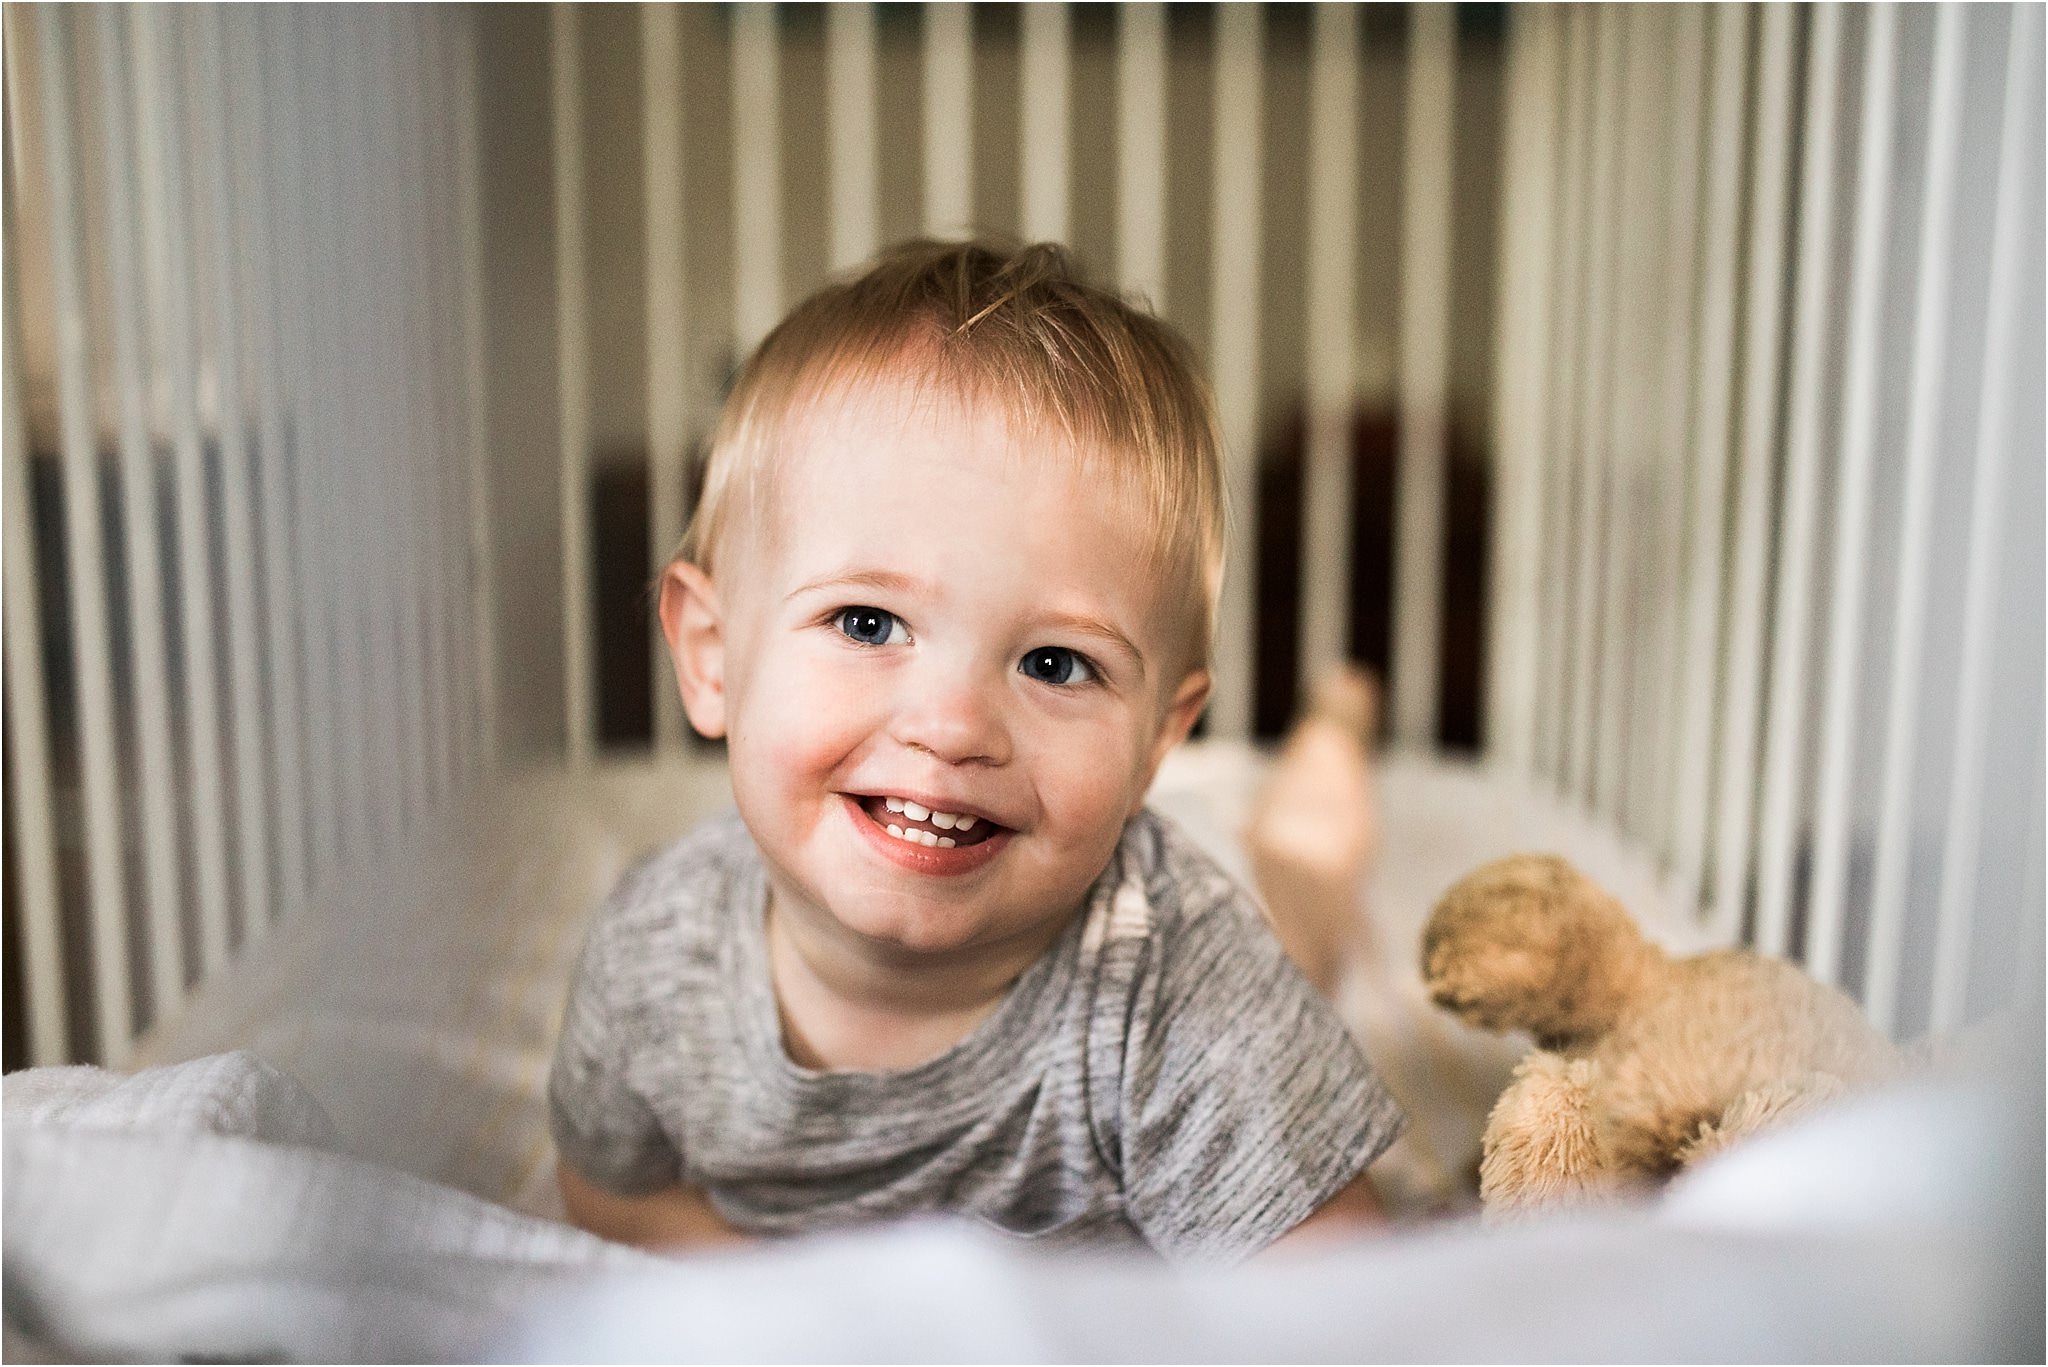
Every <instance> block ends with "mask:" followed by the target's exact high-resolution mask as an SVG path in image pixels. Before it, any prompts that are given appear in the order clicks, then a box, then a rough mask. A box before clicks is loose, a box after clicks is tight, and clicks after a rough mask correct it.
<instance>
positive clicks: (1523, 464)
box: [1486, 6, 1561, 773]
mask: <svg viewBox="0 0 2048 1367" xmlns="http://www.w3.org/2000/svg"><path fill="white" fill-rule="evenodd" d="M1508 23H1509V38H1508V47H1507V72H1506V103H1507V110H1508V115H1507V125H1506V136H1505V137H1504V138H1503V139H1502V143H1501V161H1500V169H1499V172H1498V175H1499V178H1500V183H1501V219H1500V221H1501V233H1500V265H1499V274H1498V277H1497V278H1498V279H1499V281H1500V306H1499V309H1498V311H1497V313H1496V314H1495V319H1494V329H1495V330H1494V356H1495V358H1496V359H1495V365H1496V367H1497V374H1498V377H1499V378H1498V379H1497V380H1496V381H1495V393H1496V394H1497V395H1498V398H1497V401H1496V403H1495V406H1494V415H1493V418H1494V450H1495V451H1496V452H1497V453H1498V454H1497V458H1496V460H1495V462H1494V471H1493V478H1494V488H1495V490H1496V491H1497V493H1496V497H1495V501H1494V509H1495V513H1494V523H1493V534H1494V539H1493V549H1492V555H1491V557H1490V561H1489V570H1490V573H1489V576H1488V587H1487V601H1488V603H1489V604H1490V605H1491V611H1490V612H1489V614H1488V616H1489V628H1490V635H1491V639H1490V641H1489V644H1488V660H1489V668H1488V670H1487V710H1486V718H1487V720H1486V749H1487V752H1488V753H1489V755H1491V756H1492V757H1494V758H1495V759H1496V760H1498V761H1500V762H1502V763H1503V764H1505V765H1506V766H1507V767H1508V768H1510V769H1511V770H1513V771H1515V772H1517V773H1527V772H1529V771H1530V770H1531V768H1532V767H1533V765H1534V763H1535V735H1534V731H1535V722H1536V642H1537V630H1538V619H1537V604H1538V602H1539V601H1540V598H1541V582H1540V581H1541V576H1540V573H1539V569H1538V566H1539V558H1540V556H1541V553H1542V544H1543V489H1544V485H1545V469H1546V464H1547V454H1548V453H1547V451H1546V448H1545V444H1544V441H1543V431H1544V427H1545V423H1546V420H1547V411H1546V406H1545V387H1544V385H1543V384H1542V382H1541V373H1542V364H1543V356H1544V345H1543V339H1544V336H1545V335H1546V333H1547V331H1548V328H1549V313H1548V308H1549V303H1550V294H1551V285H1552V283H1553V279H1552V275H1553V271H1552V259H1551V258H1552V249H1553V232H1554V226H1555V225H1554V221H1553V220H1554V209H1555V198H1554V192H1553V188H1552V187H1553V186H1554V185H1555V183H1556V181H1557V179H1558V175H1557V139H1558V127H1557V86H1558V75H1559V73H1558V63H1559V61H1560V57H1561V54H1560V52H1559V49H1558V43H1557V38H1558V23H1557V19H1556V16H1555V14H1554V13H1553V12H1551V11H1549V10H1547V9H1543V8H1540V7H1535V6H1531V7H1528V8H1525V9H1520V10H1515V11H1512V12H1511V13H1510V15H1509V19H1508Z"/></svg>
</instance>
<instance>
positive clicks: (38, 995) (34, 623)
mask: <svg viewBox="0 0 2048 1367" xmlns="http://www.w3.org/2000/svg"><path fill="white" fill-rule="evenodd" d="M14 32H15V33H17V34H18V33H19V32H20V30H19V29H16V30H14ZM19 51H20V48H19V46H18V45H17V44H16V43H9V44H8V46H7V59H6V60H7V98H8V100H9V102H10V104H11V105H12V106H13V107H12V108H10V109H9V110H8V111H7V122H8V125H9V130H10V131H11V132H15V133H16V135H17V136H19V130H20V129H21V128H22V126H23V125H22V117H21V114H22V111H21V108H20V104H19V102H20V101H21V100H23V99H25V98H26V96H25V94H24V92H23V89H22V83H21V69H20V59H19V58H18V57H17V56H16V54H17V52H19ZM19 165H20V163H19V161H17V160H16V158H15V157H14V156H13V155H12V149H10V155H9V157H8V166H9V168H10V169H12V168H15V167H18V166H19ZM16 203H17V201H16V199H15V197H14V186H13V183H12V177H11V176H10V178H9V184H8V186H7V205H6V209H5V214H6V238H7V243H6V246H7V255H8V256H9V257H10V258H13V259H17V260H18V259H19V258H15V257H14V253H15V251H16V246H15V243H16V240H17V239H16V236H15V230H14V213H15V209H14V206H15V204H16ZM14 282H15V273H14V271H13V270H11V269H10V270H8V271H7V272H6V299H5V302H4V309H5V314H4V322H0V326H4V327H5V329H6V356H5V360H4V364H5V367H6V381H5V382H6V386H7V392H6V398H7V405H6V409H5V411H4V418H5V424H6V435H5V442H6V448H5V461H6V480H7V483H6V501H5V503H4V504H0V509H4V511H5V517H6V527H7V534H6V536H5V538H4V539H0V554H4V557H5V561H6V568H5V572H4V574H0V592H4V595H5V598H6V644H7V668H6V670H5V678H6V694H7V744H8V748H9V750H10V752H11V753H10V754H9V756H8V758H9V760H10V763H9V764H8V766H7V817H8V820H9V822H10V824H11V825H12V827H13V832H14V844H13V853H14V858H15V874H16V876H17V877H18V878H19V879H20V882H19V883H17V884H16V885H15V887H14V889H13V892H14V895H15V897H16V898H17V899H18V901H17V905H18V907H19V908H20V913H21V922H20V925H21V938H20V940H19V941H18V943H19V944H20V946H21V956H22V961H23V962H22V971H21V978H20V981H21V984H22V987H23V989H24V991H25V993H26V995H27V998H28V1001H27V1006H26V1009H25V1011H24V1013H23V1014H24V1016H25V1017H26V1019H27V1022H28V1050H27V1056H28V1060H29V1062H30V1064H32V1065H34V1066H35V1067H39V1068H40V1067H51V1066H54V1065H56V1064H60V1063H68V1062H70V1061H71V1047H70V1042H69V1040H68V1038H67V1036H66V1030H65V1010H66V1001H67V998H68V996H69V993H68V992H67V991H66V988H65V980H64V940H63V931H62V930H61V928H60V927H61V925H62V917H63V906H62V904H61V903H60V902H59V900H58V892H57V833H56V822H55V819H54V818H55V813H56V804H55V801H54V799H53V795H52V793H51V785H50V712H49V700H48V697H47V695H46V692H45V687H44V678H43V646H42V638H43V622H42V600H41V587H40V584H39V582H38V571H37V567H36V538H35V519H34V515H33V512H32V510H31V508H30V471H29V459H30V452H29V438H28V405H27V401H26V399H25V397H24V395H23V393H22V390H23V388H24V386H23V384H22V379H21V368H22V355H21V336H20V332H19V328H20V323H19V318H20V305H19V302H18V301H17V300H16V298H15V283H14Z"/></svg>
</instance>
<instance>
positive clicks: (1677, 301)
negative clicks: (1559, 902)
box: [1634, 5, 1707, 865]
mask: <svg viewBox="0 0 2048 1367" xmlns="http://www.w3.org/2000/svg"><path fill="white" fill-rule="evenodd" d="M1672 15H1673V18H1672V29H1671V35H1670V37H1671V47H1670V52H1671V66H1670V96H1671V98H1670V101H1669V104H1668V106H1667V110H1666V113H1667V119H1668V124H1667V127H1666V129H1665V142H1664V147H1665V149H1666V153H1665V157H1664V163H1663V164H1664V166H1665V167H1666V168H1667V169H1666V174H1667V176H1668V178H1669V195H1670V208H1669V213H1668V214H1667V215H1666V217H1665V220H1664V225H1665V241H1664V256H1663V265H1662V269H1663V273H1664V276H1665V285H1666V293H1665V316H1664V320H1663V327H1662V329H1661V336H1660V337H1659V338H1658V340H1657V342H1656V344H1655V345H1656V347H1657V349H1658V351H1659V353H1660V355H1659V361H1660V365H1661V367H1662V368H1661V370H1660V372H1659V381H1658V383H1659V390H1658V403H1659V407H1658V423H1659V435H1658V463H1657V479H1656V481H1655V488H1656V497H1657V516H1658V529H1657V546H1658V556H1657V561H1656V565H1655V568H1654V571H1653V583H1654V585H1655V597H1654V601H1655V603H1656V605H1657V608H1656V613H1655V619H1654V622H1653V633H1652V636H1653V645H1652V656H1651V664H1650V666H1649V667H1648V668H1647V669H1646V670H1645V671H1644V675H1645V677H1644V691H1645V692H1646V693H1648V694H1650V695H1652V696H1653V697H1654V698H1655V703H1656V706H1655V708H1654V717H1655V728H1654V731H1653V733H1652V735H1651V736H1650V737H1648V738H1646V739H1645V740H1643V741H1641V742H1640V743H1639V747H1638V748H1639V759H1640V761H1641V765H1642V771H1641V775H1640V782H1639V783H1638V786H1637V789H1636V793H1637V796H1636V797H1635V799H1634V801H1637V802H1639V803H1641V804H1642V806H1643V807H1644V808H1645V812H1644V818H1643V821H1644V828H1645V829H1646V830H1647V831H1649V832H1650V833H1651V840H1652V844H1653V848H1654V849H1655V850H1656V851H1657V853H1658V855H1659V857H1660V859H1661V860H1663V861H1665V862H1666V863H1667V865H1668V861H1669V860H1670V858H1671V855H1672V846H1673V830H1672V816H1673V812H1672V805H1673V799H1674V796H1675V794H1674V793H1673V784H1672V783H1671V781H1670V776H1671V774H1672V772H1673V771H1674V769H1675V768H1676V761H1677V752H1678V732H1677V721H1678V717H1679V709H1678V708H1677V707H1676V706H1675V705H1674V696H1675V693H1676V691H1677V690H1676V687H1675V681H1676V680H1677V679H1678V677H1679V668H1680V663H1679V650H1680V646H1681V643H1682V641H1683V633H1682V631H1681V627H1682V622H1683V617H1682V612H1681V608H1682V605H1683V603H1684V599H1685V549H1686V546H1685V534H1686V533H1685V527H1686V495H1687V487H1686V474H1687V468H1688V464H1689V462H1688V460H1687V434H1688V433H1689V432H1690V431H1691V427H1692V416H1693V415H1692V386H1693V370H1692V358H1693V343H1694V341H1695V340H1696V337H1697V334H1698V319H1699V305H1700V297H1699V248H1700V187H1701V180H1702V174H1703V165H1702V163H1703V162H1704V157H1703V155H1702V150H1701V149H1702V136H1701V122H1702V117H1703V115H1704V114H1705V112H1706V67H1707V15H1706V11H1705V10H1704V9H1702V8H1701V7H1700V6H1698V5H1680V6H1678V7H1676V8H1675V9H1674V10H1673V11H1672Z"/></svg>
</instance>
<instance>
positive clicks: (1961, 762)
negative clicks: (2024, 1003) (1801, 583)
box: [1928, 5, 2041, 1035]
mask: <svg viewBox="0 0 2048 1367" xmlns="http://www.w3.org/2000/svg"><path fill="white" fill-rule="evenodd" d="M2010 15H2011V17H2010V24H2011V28H2010V31H2009V32H2008V33H2007V35H2006V67H2005V105H2004V109H2003V112H2002V117H2001V120H2000V125H1999V127H2000V132H1999V150H1998V201H1997V204H1998V207H1997V209H1996V210H1995V211H1994V218H1993V223H1992V234H1991V276H1990V281H1989V287H1988V288H1989V293H1988V295H1987V316H1986V318H1985V322H1984V355H1983V367H1984V368H1983V379H1982V383H1981V386H1980V388H1979V390H1978V400H1977V404H1978V406H1977V439H1976V445H1975V449H1974V451H1973V452H1972V465H1973V467H1974V468H1973V474H1972V479H1971V486H1970V524H1969V525H1970V535H1969V542H1968V544H1969V551H1968V557H1969V561H1968V568H1967V571H1966V574H1967V576H1968V577H1967V579H1966V580H1965V583H1964V589H1963V635H1962V650H1961V655H1960V661H1959V666H1958V667H1959V669H1960V671H1961V673H1960V679H1959V681H1958V683H1957V686H1956V687H1957V692H1956V712H1955V732H1954V735H1955V740H1954V759H1953V761H1952V766H1951V770H1950V777H1949V810H1948V822H1947V825H1946V827H1945V829H1944V833H1943V839H1942V856H1941V891H1940V900H1939V901H1938V902H1937V904H1936V913H1935V927H1936V930H1935V941H1934V974H1933V988H1932V997H1931V1001H1930V1006H1929V1013H1928V1014H1929V1021H1928V1024H1929V1026H1930V1027H1931V1029H1932V1030H1933V1032H1934V1033H1935V1034H1936V1035H1945V1034H1947V1033H1948V1032H1950V1031H1952V1030H1954V1029H1955V1027H1956V1026H1957V1025H1959V1024H1961V1023H1962V1020H1963V1011H1964V1007H1965V1006H1966V1005H1967V1002H1968V989H1969V986H1970V951H1971V938H1972V930H1973V925H1972V921H1973V917H1972V907H1973V906H1974V905H1975V902H1976V893H1977V868H1978V860H1979V859H1980V858H1981V857H1982V855H1981V851H1980V850H1979V848H1978V843H1979V840H1980V837H1981V834H1982V825H1983V802H1984V752H1985V747H1986V745H1987V744H1988V743H1989V741H1990V732H1991V728H1990V723H1989V717H1988V713H1989V706H1988V703H1989V696H1990V688H1991V657H1992V645H1993V641H1992V621H1993V618H1994V616H1995V613H1994V607H1995V605H1996V603H1997V601H1998V589H1999V582H1998V569H1999V558H2000V555H2001V553H2002V552H2003V550H2004V543H2003V538H2002V536H2001V531H2002V529H2003V526H2004V521H2005V515H2006V512H2005V498H2006V467H2007V464H2008V463H2009V462H2010V460H2011V458H2012V454H2013V452H2012V447H2013V445H2014V433H2013V426H2014V424H2013V407H2014V404H2015V401H2016V398H2017V395H2016V393H2015V390H2016V385H2015V381H2016V380H2017V379H2018V373H2017V367H2016V366H2015V364H2014V357H2015V356H2017V355H2018V354H2019V351H2020V349H2021V344H2022V339H2021V335H2020V325H2019V324H2020V309H2019V301H2020V288H2021V286H2020V280H2021V268H2022V266H2023V265H2024V262H2023V261H2022V259H2021V247H2022V241H2023V238H2024V228H2025V220H2024V218H2023V217H2022V209H2021V206H2022V204H2023V202H2024V201H2023V196H2024V195H2025V194H2026V192H2027V189H2028V187H2029V185H2030V181H2029V178H2028V174H2027V168H2028V167H2029V166H2034V167H2038V166H2039V165H2040V164H2041V149H2040V148H2039V147H2038V146H2035V145H2034V144H2033V139H2032V138H2031V137H2030V136H2029V134H2030V133H2031V132H2032V127H2033V121H2032V119H2031V118H2030V117H2029V114H2030V111H2033V110H2038V109H2039V108H2040V100H2041V96H2040V85H2039V78H2038V72H2039V58H2040V55H2041V11H2040V9H2039V8H2037V7H2034V6H2031V5H2021V6H2014V7H2013V8H2012V10H2011V11H2010ZM2039 828H2040V821H2039V818H2038V816H2037V818H2036V820H2035V823H2034V829H2035V832H2036V835H2037V837H2038V832H2039ZM2019 914H2021V915H2023V916H2025V915H2032V916H2034V917H2037V918H2038V916H2039V910H2038V904H2037V903H2033V902H2029V903H2025V904H2023V905H2022V906H2021V907H2020V908H2019ZM2038 959H2039V956H2038V954H2037V955H2036V956H2035V961H2036V962H2038Z"/></svg>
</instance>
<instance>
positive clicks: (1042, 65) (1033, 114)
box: [1017, 0, 1073, 242]
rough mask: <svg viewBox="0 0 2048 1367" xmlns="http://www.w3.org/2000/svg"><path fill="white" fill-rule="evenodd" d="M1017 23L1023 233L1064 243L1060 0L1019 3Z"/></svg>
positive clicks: (1064, 52) (1066, 143) (1065, 121)
mask: <svg viewBox="0 0 2048 1367" xmlns="http://www.w3.org/2000/svg"><path fill="white" fill-rule="evenodd" d="M1019 21H1020V23H1021V25H1022V35H1021V50H1020V52H1019V54H1018V67H1019V70H1018V80H1017V91H1018V104H1019V106H1020V107H1019V109H1018V116H1017V134H1018V154H1019V155H1018V158H1017V159H1018V162H1019V163H1020V165H1021V167H1022V177H1023V183H1022V185H1021V187H1020V202H1021V203H1022V205H1023V230H1024V237H1025V240H1027V241H1030V242H1064V241H1065V240H1066V238H1067V217H1068V214H1067V194H1068V191H1067V187H1068V185H1069V184H1070V179H1071V177H1070V170H1069V167H1070V164H1071V162H1072V160H1073V151H1072V148H1073V142H1072V137H1071V130H1070V129H1069V126H1068V125H1069V121H1070V120H1069V109H1070V107H1071V104H1072V90H1071V88H1070V85H1069V82H1068V67H1069V55H1068V48H1067V44H1068V38H1067V6H1066V4H1065V0H1040V3H1038V4H1032V5H1025V6H1023V7H1022V10H1021V12H1020V14H1019Z"/></svg>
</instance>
